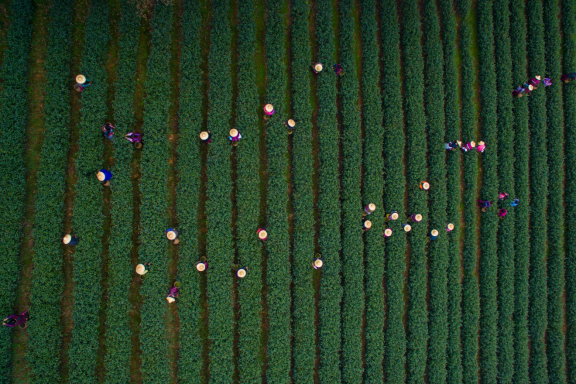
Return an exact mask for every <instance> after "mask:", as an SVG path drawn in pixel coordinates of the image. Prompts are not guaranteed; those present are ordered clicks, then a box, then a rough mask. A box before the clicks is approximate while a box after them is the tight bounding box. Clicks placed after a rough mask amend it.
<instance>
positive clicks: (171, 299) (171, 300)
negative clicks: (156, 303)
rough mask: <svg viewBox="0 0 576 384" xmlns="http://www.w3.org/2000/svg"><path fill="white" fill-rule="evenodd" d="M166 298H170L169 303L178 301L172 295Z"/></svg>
mask: <svg viewBox="0 0 576 384" xmlns="http://www.w3.org/2000/svg"><path fill="white" fill-rule="evenodd" d="M166 300H168V302H169V303H173V302H175V301H176V299H174V298H173V297H170V296H168V297H167V298H166Z"/></svg>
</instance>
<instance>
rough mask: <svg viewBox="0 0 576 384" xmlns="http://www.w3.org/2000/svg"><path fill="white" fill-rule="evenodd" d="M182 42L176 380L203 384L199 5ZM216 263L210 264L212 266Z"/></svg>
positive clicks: (188, 13) (186, 8) (189, 7)
mask: <svg viewBox="0 0 576 384" xmlns="http://www.w3.org/2000/svg"><path fill="white" fill-rule="evenodd" d="M181 11H182V42H181V52H182V56H181V57H180V93H179V101H178V102H179V110H178V125H179V131H178V163H177V165H176V167H177V171H178V186H177V195H176V199H177V200H176V209H177V211H176V212H177V215H178V223H179V225H178V230H180V231H182V233H185V234H186V241H184V242H182V243H181V245H179V247H180V249H179V252H178V278H179V279H181V280H182V281H183V282H185V283H184V284H182V288H181V290H180V291H181V294H182V298H183V299H184V298H185V300H182V301H180V302H179V303H178V315H179V317H180V319H181V320H180V332H179V334H178V337H179V340H178V341H179V351H180V353H179V356H178V378H179V379H180V381H182V382H185V383H200V382H202V375H201V374H200V372H201V370H202V364H203V361H202V348H203V345H202V341H203V338H202V336H201V335H200V328H199V323H200V321H201V318H200V316H201V312H202V308H201V302H200V297H201V292H200V274H199V273H198V271H197V270H196V262H197V261H198V260H199V258H200V255H199V252H198V237H199V233H198V224H197V223H198V204H199V200H200V172H201V168H202V161H201V157H200V147H199V146H200V145H204V144H203V143H201V142H199V140H198V135H199V134H200V131H202V77H203V74H202V71H201V70H200V64H201V63H202V52H201V48H200V43H201V39H200V36H201V28H202V16H201V14H200V5H199V4H198V3H197V2H194V1H192V2H190V1H184V2H182V10H181ZM211 267H212V265H211V263H210V262H209V268H211Z"/></svg>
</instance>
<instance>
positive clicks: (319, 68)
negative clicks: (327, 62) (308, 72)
mask: <svg viewBox="0 0 576 384" xmlns="http://www.w3.org/2000/svg"><path fill="white" fill-rule="evenodd" d="M322 68H323V67H322V64H320V63H317V64H315V65H314V69H315V70H316V72H320V71H321V70H322Z"/></svg>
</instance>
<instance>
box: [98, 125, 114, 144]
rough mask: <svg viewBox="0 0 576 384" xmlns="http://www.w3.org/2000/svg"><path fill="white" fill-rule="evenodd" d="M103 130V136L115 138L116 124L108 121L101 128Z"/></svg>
mask: <svg viewBox="0 0 576 384" xmlns="http://www.w3.org/2000/svg"><path fill="white" fill-rule="evenodd" d="M100 130H101V131H102V136H104V137H105V138H107V139H110V140H114V126H113V125H112V124H110V123H106V124H104V125H103V126H102V128H100Z"/></svg>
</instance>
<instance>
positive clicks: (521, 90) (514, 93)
mask: <svg viewBox="0 0 576 384" xmlns="http://www.w3.org/2000/svg"><path fill="white" fill-rule="evenodd" d="M524 91H525V90H524V88H522V87H517V88H516V89H514V91H512V96H516V97H522V96H524Z"/></svg>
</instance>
